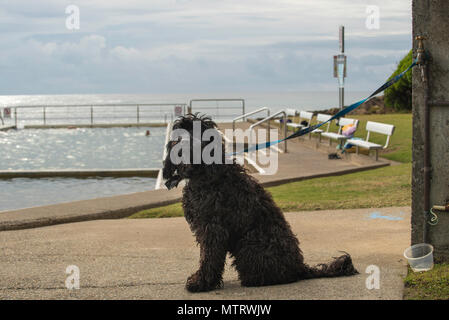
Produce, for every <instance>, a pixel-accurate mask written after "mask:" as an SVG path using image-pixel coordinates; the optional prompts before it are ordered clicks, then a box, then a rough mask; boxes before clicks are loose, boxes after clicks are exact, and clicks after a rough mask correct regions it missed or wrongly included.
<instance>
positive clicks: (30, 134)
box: [0, 127, 165, 170]
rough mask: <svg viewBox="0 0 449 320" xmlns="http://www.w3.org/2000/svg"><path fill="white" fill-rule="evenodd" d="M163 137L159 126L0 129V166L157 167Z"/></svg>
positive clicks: (12, 167)
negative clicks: (148, 132) (147, 133)
mask: <svg viewBox="0 0 449 320" xmlns="http://www.w3.org/2000/svg"><path fill="white" fill-rule="evenodd" d="M146 130H150V136H146V135H145V133H146ZM164 141H165V128H163V127H161V128H92V129H91V128H78V129H24V130H9V131H5V132H2V131H0V170H42V169H129V168H160V167H161V157H162V152H163V147H164V145H163V144H164Z"/></svg>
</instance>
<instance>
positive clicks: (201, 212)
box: [163, 114, 358, 292]
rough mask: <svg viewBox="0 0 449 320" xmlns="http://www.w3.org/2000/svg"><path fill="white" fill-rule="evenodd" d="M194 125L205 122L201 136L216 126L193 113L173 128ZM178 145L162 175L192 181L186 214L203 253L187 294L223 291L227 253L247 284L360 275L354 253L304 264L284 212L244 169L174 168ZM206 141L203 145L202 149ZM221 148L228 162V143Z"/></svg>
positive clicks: (187, 191) (188, 186)
mask: <svg viewBox="0 0 449 320" xmlns="http://www.w3.org/2000/svg"><path fill="white" fill-rule="evenodd" d="M194 121H200V122H201V132H204V130H206V129H215V128H216V124H215V123H214V122H213V121H212V120H211V119H210V118H208V117H205V116H198V114H195V115H193V114H188V115H186V116H184V117H181V118H179V119H178V120H176V122H175V123H174V125H173V129H185V130H187V131H188V132H189V133H190V135H192V129H193V122H194ZM176 143H177V142H176V141H172V142H169V143H168V144H167V151H168V153H167V158H166V159H165V160H164V168H163V176H164V178H165V179H166V180H167V183H166V185H167V186H168V187H169V188H171V187H174V186H177V185H178V183H179V181H181V180H183V179H186V180H187V183H186V186H185V187H184V190H183V200H182V204H183V209H184V215H185V218H186V220H187V222H188V223H189V225H190V228H191V230H192V232H194V234H195V236H196V240H197V242H198V244H199V245H200V250H201V254H200V268H199V270H198V271H197V272H195V273H194V274H193V275H191V276H190V277H189V278H188V279H187V283H186V288H187V290H189V291H191V292H200V291H209V290H213V289H216V288H218V287H221V286H222V274H223V270H224V265H225V260H226V254H227V253H228V252H229V253H230V254H231V256H232V257H233V258H234V262H233V266H235V268H236V269H237V271H238V274H239V279H240V281H241V284H242V285H243V286H265V285H274V284H284V283H291V282H295V281H298V280H301V279H308V278H316V277H337V276H349V275H353V274H356V273H358V272H357V270H356V269H355V268H354V266H353V264H352V260H351V257H350V256H349V254H344V255H342V256H340V257H338V258H335V259H334V260H333V261H332V262H330V263H329V264H320V265H318V266H315V267H310V266H308V265H307V264H305V263H304V258H303V255H302V252H301V249H300V248H299V241H298V239H297V238H296V236H295V235H294V234H293V232H292V230H291V228H290V225H289V224H288V222H287V221H286V220H285V218H284V215H283V213H282V211H281V210H280V209H279V207H278V206H277V205H276V204H275V203H274V201H273V199H272V197H271V195H270V194H269V193H268V192H266V191H265V190H264V188H263V187H262V186H261V185H260V184H259V183H258V182H257V181H256V180H255V179H254V178H252V177H251V176H250V175H249V174H247V173H246V171H245V169H244V168H243V167H242V166H240V165H239V164H236V163H235V162H233V163H232V164H204V163H203V162H202V163H201V164H186V163H180V164H178V165H174V164H173V163H172V161H171V160H170V151H171V149H172V148H173V146H174V145H175V144H176ZM207 143H208V142H203V143H202V147H204V145H205V144H207ZM191 146H192V145H191ZM221 146H222V151H223V152H222V154H223V157H222V160H223V162H222V163H224V154H225V152H224V143H223V141H221ZM191 154H192V150H191ZM190 163H192V162H190Z"/></svg>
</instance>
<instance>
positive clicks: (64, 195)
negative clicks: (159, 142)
mask: <svg viewBox="0 0 449 320" xmlns="http://www.w3.org/2000/svg"><path fill="white" fill-rule="evenodd" d="M154 186H155V179H152V178H141V177H132V178H93V179H72V178H45V179H27V178H17V179H8V180H0V190H1V193H2V195H1V196H0V211H6V210H14V209H22V208H29V207H35V206H43V205H49V204H55V203H62V202H70V201H77V200H88V199H95V198H102V197H110V196H115V195H121V194H128V193H134V192H142V191H149V190H154Z"/></svg>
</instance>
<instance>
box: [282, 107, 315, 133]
mask: <svg viewBox="0 0 449 320" xmlns="http://www.w3.org/2000/svg"><path fill="white" fill-rule="evenodd" d="M312 118H313V112H308V111H301V112H299V120H298V123H296V122H288V123H287V127H291V128H293V130H295V129H303V128H307V127H309V126H310V122H312ZM304 120H305V121H307V123H308V125H307V126H305V125H303V124H301V121H304Z"/></svg>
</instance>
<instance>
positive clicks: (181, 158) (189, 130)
mask: <svg viewBox="0 0 449 320" xmlns="http://www.w3.org/2000/svg"><path fill="white" fill-rule="evenodd" d="M216 127H217V125H216V124H215V122H214V121H212V120H211V118H209V117H207V116H205V115H203V116H200V115H199V114H198V113H196V114H187V115H185V116H183V117H180V118H178V119H177V120H176V121H175V122H174V124H173V131H172V137H171V139H170V141H169V142H168V143H167V146H166V148H167V156H166V158H165V159H164V163H163V177H164V179H165V180H167V182H166V183H165V185H166V186H167V188H168V189H171V188H173V187H176V186H177V185H178V183H179V182H180V181H181V180H183V179H185V178H192V177H193V176H195V174H201V171H204V169H205V168H206V167H209V166H212V165H215V164H216V163H217V161H215V162H213V163H211V162H210V158H214V159H215V160H217V159H218V162H220V164H223V163H224V156H225V152H224V144H223V140H222V137H221V135H220V134H219V132H218V130H217V129H216ZM212 144H213V145H212ZM206 148H207V150H205V149H206ZM204 154H206V157H204Z"/></svg>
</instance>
